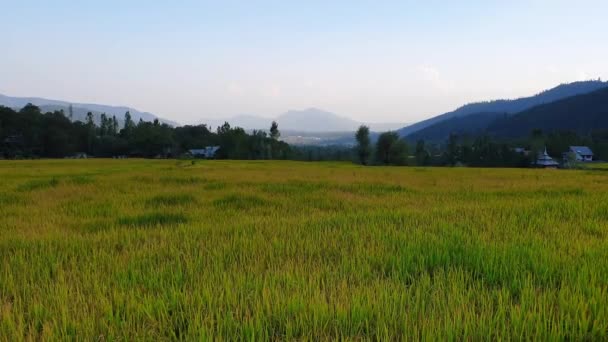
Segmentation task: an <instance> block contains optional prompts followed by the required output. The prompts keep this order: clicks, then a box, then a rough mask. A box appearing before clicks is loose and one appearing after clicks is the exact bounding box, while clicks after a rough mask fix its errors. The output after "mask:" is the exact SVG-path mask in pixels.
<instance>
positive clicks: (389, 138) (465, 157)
mask: <svg viewBox="0 0 608 342" xmlns="http://www.w3.org/2000/svg"><path fill="white" fill-rule="evenodd" d="M355 139H356V141H357V144H356V146H355V148H354V153H355V161H356V162H358V163H360V164H362V165H418V166H473V167H533V166H534V164H535V161H536V158H537V156H538V154H539V153H542V152H544V151H545V149H546V150H547V152H548V154H549V155H550V156H552V157H553V158H554V159H555V160H556V161H558V162H559V161H560V160H561V159H562V153H564V152H566V151H568V148H569V146H589V147H590V148H591V149H592V150H593V151H594V153H595V156H594V157H595V159H600V160H601V159H606V158H608V130H606V129H598V130H594V131H592V132H591V133H590V134H587V135H580V134H578V133H576V132H574V131H568V130H561V131H551V132H543V131H542V130H541V129H534V130H532V132H530V135H529V136H528V137H526V138H519V139H498V138H495V137H492V136H490V135H485V134H482V135H467V134H465V135H457V134H451V135H450V136H449V138H448V140H447V141H445V142H443V143H435V144H427V143H426V142H425V141H424V140H418V141H416V143H415V145H414V146H415V147H414V149H413V151H411V153H408V152H409V151H410V150H409V148H408V142H407V141H406V140H405V139H403V138H400V137H399V135H398V134H397V133H396V132H385V133H382V134H380V135H379V137H378V140H377V142H376V143H375V144H373V143H372V141H371V139H370V131H369V128H368V127H367V126H361V127H359V129H358V130H357V132H356V134H355ZM522 150H523V151H525V152H522Z"/></svg>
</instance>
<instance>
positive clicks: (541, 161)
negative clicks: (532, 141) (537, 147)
mask: <svg viewBox="0 0 608 342" xmlns="http://www.w3.org/2000/svg"><path fill="white" fill-rule="evenodd" d="M536 165H540V166H557V165H559V163H558V162H556V161H555V160H553V158H551V156H549V154H548V153H547V148H545V152H543V153H539V154H538V157H537V158H536Z"/></svg>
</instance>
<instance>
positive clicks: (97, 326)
mask: <svg viewBox="0 0 608 342" xmlns="http://www.w3.org/2000/svg"><path fill="white" fill-rule="evenodd" d="M0 179H1V183H0V340H22V339H25V340H38V339H46V340H55V339H57V340H58V339H61V340H65V339H77V340H140V339H148V340H164V339H171V340H193V339H194V340H197V339H202V340H205V339H214V338H223V339H229V340H233V339H248V340H252V339H291V338H303V339H313V340H318V339H328V338H332V339H333V338H344V339H379V340H390V339H402V338H409V339H422V338H424V339H430V340H435V339H442V340H443V339H462V338H467V339H478V338H481V337H483V338H486V339H496V338H502V339H542V340H552V339H570V340H581V339H589V340H597V339H608V173H606V172H604V171H582V170H581V171H561V170H553V171H551V170H532V169H526V170H523V169H471V168H413V167H410V168H396V167H395V168H384V167H369V168H364V167H359V166H355V165H350V164H340V163H297V162H236V161H199V162H197V163H196V164H194V165H192V164H191V163H190V162H189V161H181V162H180V161H168V160H164V161H154V160H54V161H14V162H13V161H2V162H0Z"/></svg>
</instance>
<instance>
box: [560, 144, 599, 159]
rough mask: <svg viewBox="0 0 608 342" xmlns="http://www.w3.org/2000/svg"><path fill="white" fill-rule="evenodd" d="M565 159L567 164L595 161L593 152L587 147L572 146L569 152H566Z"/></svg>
mask: <svg viewBox="0 0 608 342" xmlns="http://www.w3.org/2000/svg"><path fill="white" fill-rule="evenodd" d="M563 157H564V161H565V162H569V161H576V162H591V161H593V151H591V149H590V148H589V147H587V146H570V147H569V148H568V152H564V154H563Z"/></svg>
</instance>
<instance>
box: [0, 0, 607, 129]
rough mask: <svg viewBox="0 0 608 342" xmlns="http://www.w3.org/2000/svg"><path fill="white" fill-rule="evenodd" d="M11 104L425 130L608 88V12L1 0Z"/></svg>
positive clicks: (2, 56) (396, 4)
mask: <svg viewBox="0 0 608 342" xmlns="http://www.w3.org/2000/svg"><path fill="white" fill-rule="evenodd" d="M0 13H2V20H0V93H1V94H4V95H9V96H37V97H45V98H52V99H58V100H67V101H71V102H87V103H101V104H108V105H127V106H130V107H134V108H137V109H139V110H144V111H149V112H152V113H155V114H157V115H159V116H161V117H164V118H168V119H172V120H175V121H178V122H180V123H195V122H200V121H201V120H202V119H203V118H228V117H231V116H234V115H241V114H252V115H259V116H268V117H269V116H277V115H279V114H280V113H282V112H285V111H288V110H292V109H304V108H309V107H315V108H322V109H324V110H327V111H331V112H334V113H337V114H339V115H342V116H347V117H350V118H353V119H356V120H359V121H364V122H404V123H412V122H416V121H419V120H421V119H424V118H428V117H431V116H434V115H437V114H440V113H443V112H446V111H449V110H453V109H455V108H456V107H458V106H460V105H463V104H465V103H469V102H473V101H480V100H491V99H497V98H516V97H521V96H528V95H532V94H535V93H538V92H540V91H541V90H544V89H547V88H551V87H553V86H556V85H558V84H560V83H565V82H572V81H577V80H588V79H597V78H602V79H603V80H604V79H608V44H606V34H607V33H608V27H607V26H606V19H607V18H608V1H605V0H601V1H589V0H579V1H562V0H527V1H519V0H512V1H502V0H501V1H492V0H485V1H466V0H462V1H434V0H429V1H408V0H401V1H381V0H376V1H357V0H349V1H340V0H335V1H327V0H325V1H316V0H306V1H296V0H293V1H292V0H283V1H256V0H247V1H232V0H216V1H204V0H199V1H194V0H182V1H161V0H158V1H151V0H148V1H141V0H131V1H124V0H120V1H119V0H105V1H98V0H95V1H90V0H80V1H78V0H72V1H67V0H54V1H48V0H39V1H33V0H19V1H16V0H0Z"/></svg>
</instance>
